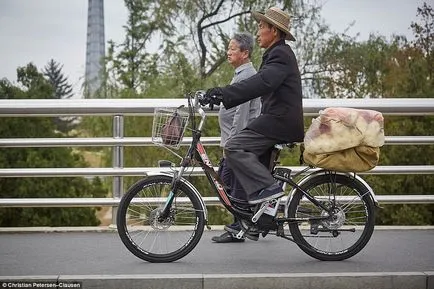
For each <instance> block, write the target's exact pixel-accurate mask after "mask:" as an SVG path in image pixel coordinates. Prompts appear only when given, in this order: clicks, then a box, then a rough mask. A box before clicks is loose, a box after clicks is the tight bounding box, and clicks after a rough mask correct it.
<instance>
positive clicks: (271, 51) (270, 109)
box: [222, 40, 304, 142]
mask: <svg viewBox="0 0 434 289" xmlns="http://www.w3.org/2000/svg"><path fill="white" fill-rule="evenodd" d="M222 92H223V105H224V106H225V108H227V109H228V108H231V107H234V106H237V105H239V104H241V103H244V102H246V101H249V100H251V99H254V98H256V97H259V96H262V97H261V100H262V109H261V115H260V116H259V117H257V118H256V119H255V120H253V121H252V122H251V123H250V124H249V125H248V126H247V128H248V129H251V130H253V131H256V132H258V133H260V134H263V135H265V136H266V137H270V138H274V139H277V140H280V141H284V142H301V141H303V137H304V124H303V104H302V92H301V77H300V72H299V70H298V65H297V60H296V58H295V55H294V52H293V51H292V49H291V48H290V47H289V45H287V44H285V41H284V40H280V41H278V42H276V43H275V44H273V45H272V46H271V47H270V48H268V49H267V50H266V51H265V53H264V55H263V56H262V64H261V67H260V68H259V71H258V73H257V74H255V75H254V76H252V77H250V78H248V79H246V80H243V81H241V82H237V83H234V84H231V85H228V86H226V87H223V88H222Z"/></svg>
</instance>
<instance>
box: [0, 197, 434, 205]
mask: <svg viewBox="0 0 434 289" xmlns="http://www.w3.org/2000/svg"><path fill="white" fill-rule="evenodd" d="M376 197H377V200H378V202H379V203H380V204H381V205H384V204H432V203H434V195H377V196H376ZM351 198H352V197H351ZM282 199H283V200H284V201H286V199H287V197H283V198H282ZM203 200H204V201H205V204H206V205H207V206H217V205H221V202H220V201H219V199H218V198H217V197H203ZM338 200H339V201H348V200H345V199H344V198H340V199H338ZM119 201H120V199H115V198H10V199H0V207H18V208H24V207H112V206H118V205H119ZM164 201H165V199H162V198H136V199H133V200H132V201H131V203H143V202H151V203H161V202H164ZM351 201H353V200H351ZM176 202H177V203H183V202H189V199H187V198H180V199H177V200H176Z"/></svg>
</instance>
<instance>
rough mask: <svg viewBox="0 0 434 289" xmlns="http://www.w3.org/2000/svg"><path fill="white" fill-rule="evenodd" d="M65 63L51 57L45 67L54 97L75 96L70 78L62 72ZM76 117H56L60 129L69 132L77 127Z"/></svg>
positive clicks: (44, 70)
mask: <svg viewBox="0 0 434 289" xmlns="http://www.w3.org/2000/svg"><path fill="white" fill-rule="evenodd" d="M62 69H63V65H61V64H60V63H58V62H56V61H55V60H54V59H51V60H50V61H49V62H48V63H47V65H46V66H45V67H44V69H43V74H44V76H45V77H46V78H47V79H48V81H49V83H50V84H51V86H52V87H53V94H52V98H54V99H67V98H71V97H72V96H73V93H72V85H71V84H69V83H68V78H67V77H66V76H65V75H64V74H63V73H62ZM76 121H77V118H75V117H56V118H55V119H54V122H55V125H56V128H57V130H58V131H60V132H63V133H68V132H69V131H70V130H71V129H73V128H74V127H75V122H76Z"/></svg>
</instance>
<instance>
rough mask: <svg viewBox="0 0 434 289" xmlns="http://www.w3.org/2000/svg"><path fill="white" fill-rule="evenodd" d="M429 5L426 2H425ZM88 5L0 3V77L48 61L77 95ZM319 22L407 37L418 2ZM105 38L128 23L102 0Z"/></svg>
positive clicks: (378, 0)
mask: <svg viewBox="0 0 434 289" xmlns="http://www.w3.org/2000/svg"><path fill="white" fill-rule="evenodd" d="M429 2H430V1H428V3H429ZM87 3H88V0H0V40H1V42H0V78H3V77H6V78H8V79H9V80H11V81H15V80H16V69H17V67H19V66H23V65H26V64H27V63H29V62H33V63H34V64H35V65H36V66H37V67H38V68H39V69H42V68H43V67H44V66H45V65H46V63H47V62H48V60H50V59H54V60H56V61H57V62H60V63H62V64H63V65H64V67H63V71H64V73H65V75H66V76H68V79H69V82H70V83H71V84H73V85H74V91H75V93H76V94H78V93H79V91H80V87H81V83H82V78H83V76H84V71H85V62H86V28H87ZM324 3H325V4H324V7H323V10H322V14H323V17H324V19H325V21H326V23H328V24H329V25H330V27H331V28H332V30H334V31H336V32H343V30H344V28H345V27H347V26H348V24H349V23H351V22H352V21H355V25H354V27H353V28H352V29H351V30H350V31H349V34H351V35H355V34H356V33H360V39H366V38H367V37H368V36H369V34H370V33H378V34H381V35H384V36H387V37H389V36H391V35H392V34H402V35H406V36H407V37H409V36H410V35H411V30H410V29H409V27H410V24H411V22H412V21H415V20H416V8H417V7H418V6H421V5H422V3H423V1H420V0H324ZM104 8H105V16H104V17H105V38H106V40H110V39H112V40H114V41H115V42H121V41H122V40H123V32H124V31H123V28H122V25H124V24H125V22H126V9H125V8H124V1H123V0H106V1H105V3H104Z"/></svg>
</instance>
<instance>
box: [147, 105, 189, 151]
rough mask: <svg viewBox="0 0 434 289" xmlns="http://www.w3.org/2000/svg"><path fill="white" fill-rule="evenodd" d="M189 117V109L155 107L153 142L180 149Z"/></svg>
mask: <svg viewBox="0 0 434 289" xmlns="http://www.w3.org/2000/svg"><path fill="white" fill-rule="evenodd" d="M188 119H189V113H188V111H185V110H182V109H180V108H155V109H154V119H153V123H152V142H153V143H154V144H156V145H159V146H164V147H169V148H173V149H179V146H180V144H181V141H182V139H183V137H184V132H185V129H186V127H187V124H188Z"/></svg>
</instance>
